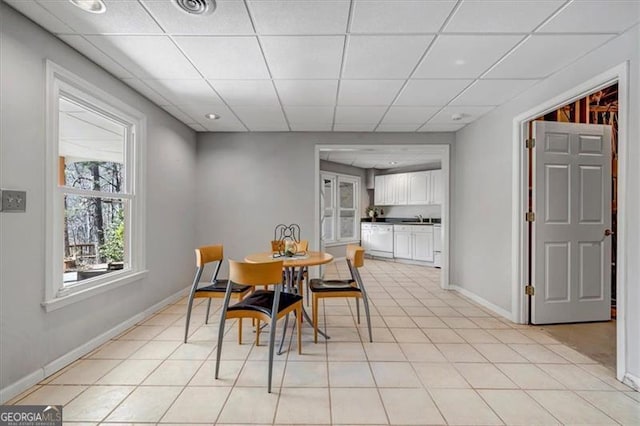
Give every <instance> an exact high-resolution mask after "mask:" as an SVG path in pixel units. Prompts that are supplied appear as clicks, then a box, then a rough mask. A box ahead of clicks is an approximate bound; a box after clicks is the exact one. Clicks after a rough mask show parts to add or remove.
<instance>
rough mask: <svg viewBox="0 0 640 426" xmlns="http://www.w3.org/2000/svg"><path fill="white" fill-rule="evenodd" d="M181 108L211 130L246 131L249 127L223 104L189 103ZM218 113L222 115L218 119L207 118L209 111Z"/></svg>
mask: <svg viewBox="0 0 640 426" xmlns="http://www.w3.org/2000/svg"><path fill="white" fill-rule="evenodd" d="M180 109H181V110H182V111H184V112H185V113H186V114H188V115H189V116H190V117H192V118H194V119H195V120H196V121H197V122H198V124H201V125H202V126H204V128H205V129H207V130H208V131H210V132H246V131H247V128H246V127H245V126H244V125H243V124H242V123H241V122H240V121H239V120H238V118H237V117H236V116H235V115H234V114H233V113H232V112H231V111H230V110H229V109H228V108H226V107H225V106H223V105H207V104H203V105H201V104H189V105H184V106H181V107H180ZM211 112H212V113H216V114H218V115H219V116H220V118H219V119H217V120H209V119H207V118H205V114H207V113H211Z"/></svg>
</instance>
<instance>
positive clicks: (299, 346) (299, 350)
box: [296, 303, 302, 354]
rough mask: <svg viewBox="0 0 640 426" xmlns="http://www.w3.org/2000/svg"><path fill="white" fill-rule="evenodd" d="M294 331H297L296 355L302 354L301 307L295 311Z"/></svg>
mask: <svg viewBox="0 0 640 426" xmlns="http://www.w3.org/2000/svg"><path fill="white" fill-rule="evenodd" d="M301 304H302V303H301ZM296 329H297V330H298V354H302V307H299V308H298V309H296Z"/></svg>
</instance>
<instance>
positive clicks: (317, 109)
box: [284, 106, 333, 124]
mask: <svg viewBox="0 0 640 426" xmlns="http://www.w3.org/2000/svg"><path fill="white" fill-rule="evenodd" d="M284 111H285V113H286V114H287V118H288V119H289V122H290V123H297V124H300V123H318V124H331V123H332V122H333V107H325V106H285V107H284Z"/></svg>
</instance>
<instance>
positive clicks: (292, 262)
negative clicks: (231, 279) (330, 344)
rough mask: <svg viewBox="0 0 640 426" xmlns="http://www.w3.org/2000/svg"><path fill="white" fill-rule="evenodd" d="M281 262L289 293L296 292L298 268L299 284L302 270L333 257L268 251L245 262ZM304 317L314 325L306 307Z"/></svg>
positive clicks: (327, 261)
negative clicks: (284, 254)
mask: <svg viewBox="0 0 640 426" xmlns="http://www.w3.org/2000/svg"><path fill="white" fill-rule="evenodd" d="M280 260H281V261H282V262H283V264H282V266H283V268H284V271H285V279H286V288H287V291H295V286H294V285H293V284H294V281H295V277H296V268H297V269H298V271H297V276H298V277H297V279H298V282H300V281H302V270H303V269H304V268H305V267H308V266H319V265H324V264H326V263H329V262H331V261H332V260H333V256H332V255H331V254H329V253H325V252H322V251H307V252H306V253H304V254H296V255H294V256H282V255H278V253H273V252H270V251H268V252H262V253H253V254H250V255H248V256H246V257H245V258H244V261H245V262H247V263H265V262H276V261H280ZM300 293H302V291H300ZM302 315H303V316H304V318H305V319H306V320H307V322H308V323H309V324H311V325H313V321H312V320H311V317H310V316H309V314H308V313H307V311H306V310H305V309H304V305H303V308H302ZM288 319H289V316H288V315H287V317H286V319H285V325H284V329H285V330H286V328H287V323H288ZM318 333H320V334H321V335H322V336H323V337H324V338H326V339H328V338H329V336H327V334H326V333H325V332H323V331H322V330H318ZM284 336H285V333H283V334H282V337H283V339H282V341H281V342H280V349H279V350H278V354H281V353H282V345H283V343H284Z"/></svg>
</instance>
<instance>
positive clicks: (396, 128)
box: [376, 123, 422, 167]
mask: <svg viewBox="0 0 640 426" xmlns="http://www.w3.org/2000/svg"><path fill="white" fill-rule="evenodd" d="M421 125H422V123H414V124H380V125H379V126H378V127H377V128H376V132H415V131H416V130H417V129H418V127H420V126H421ZM397 166H398V165H397V164H395V165H394V167H397Z"/></svg>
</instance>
